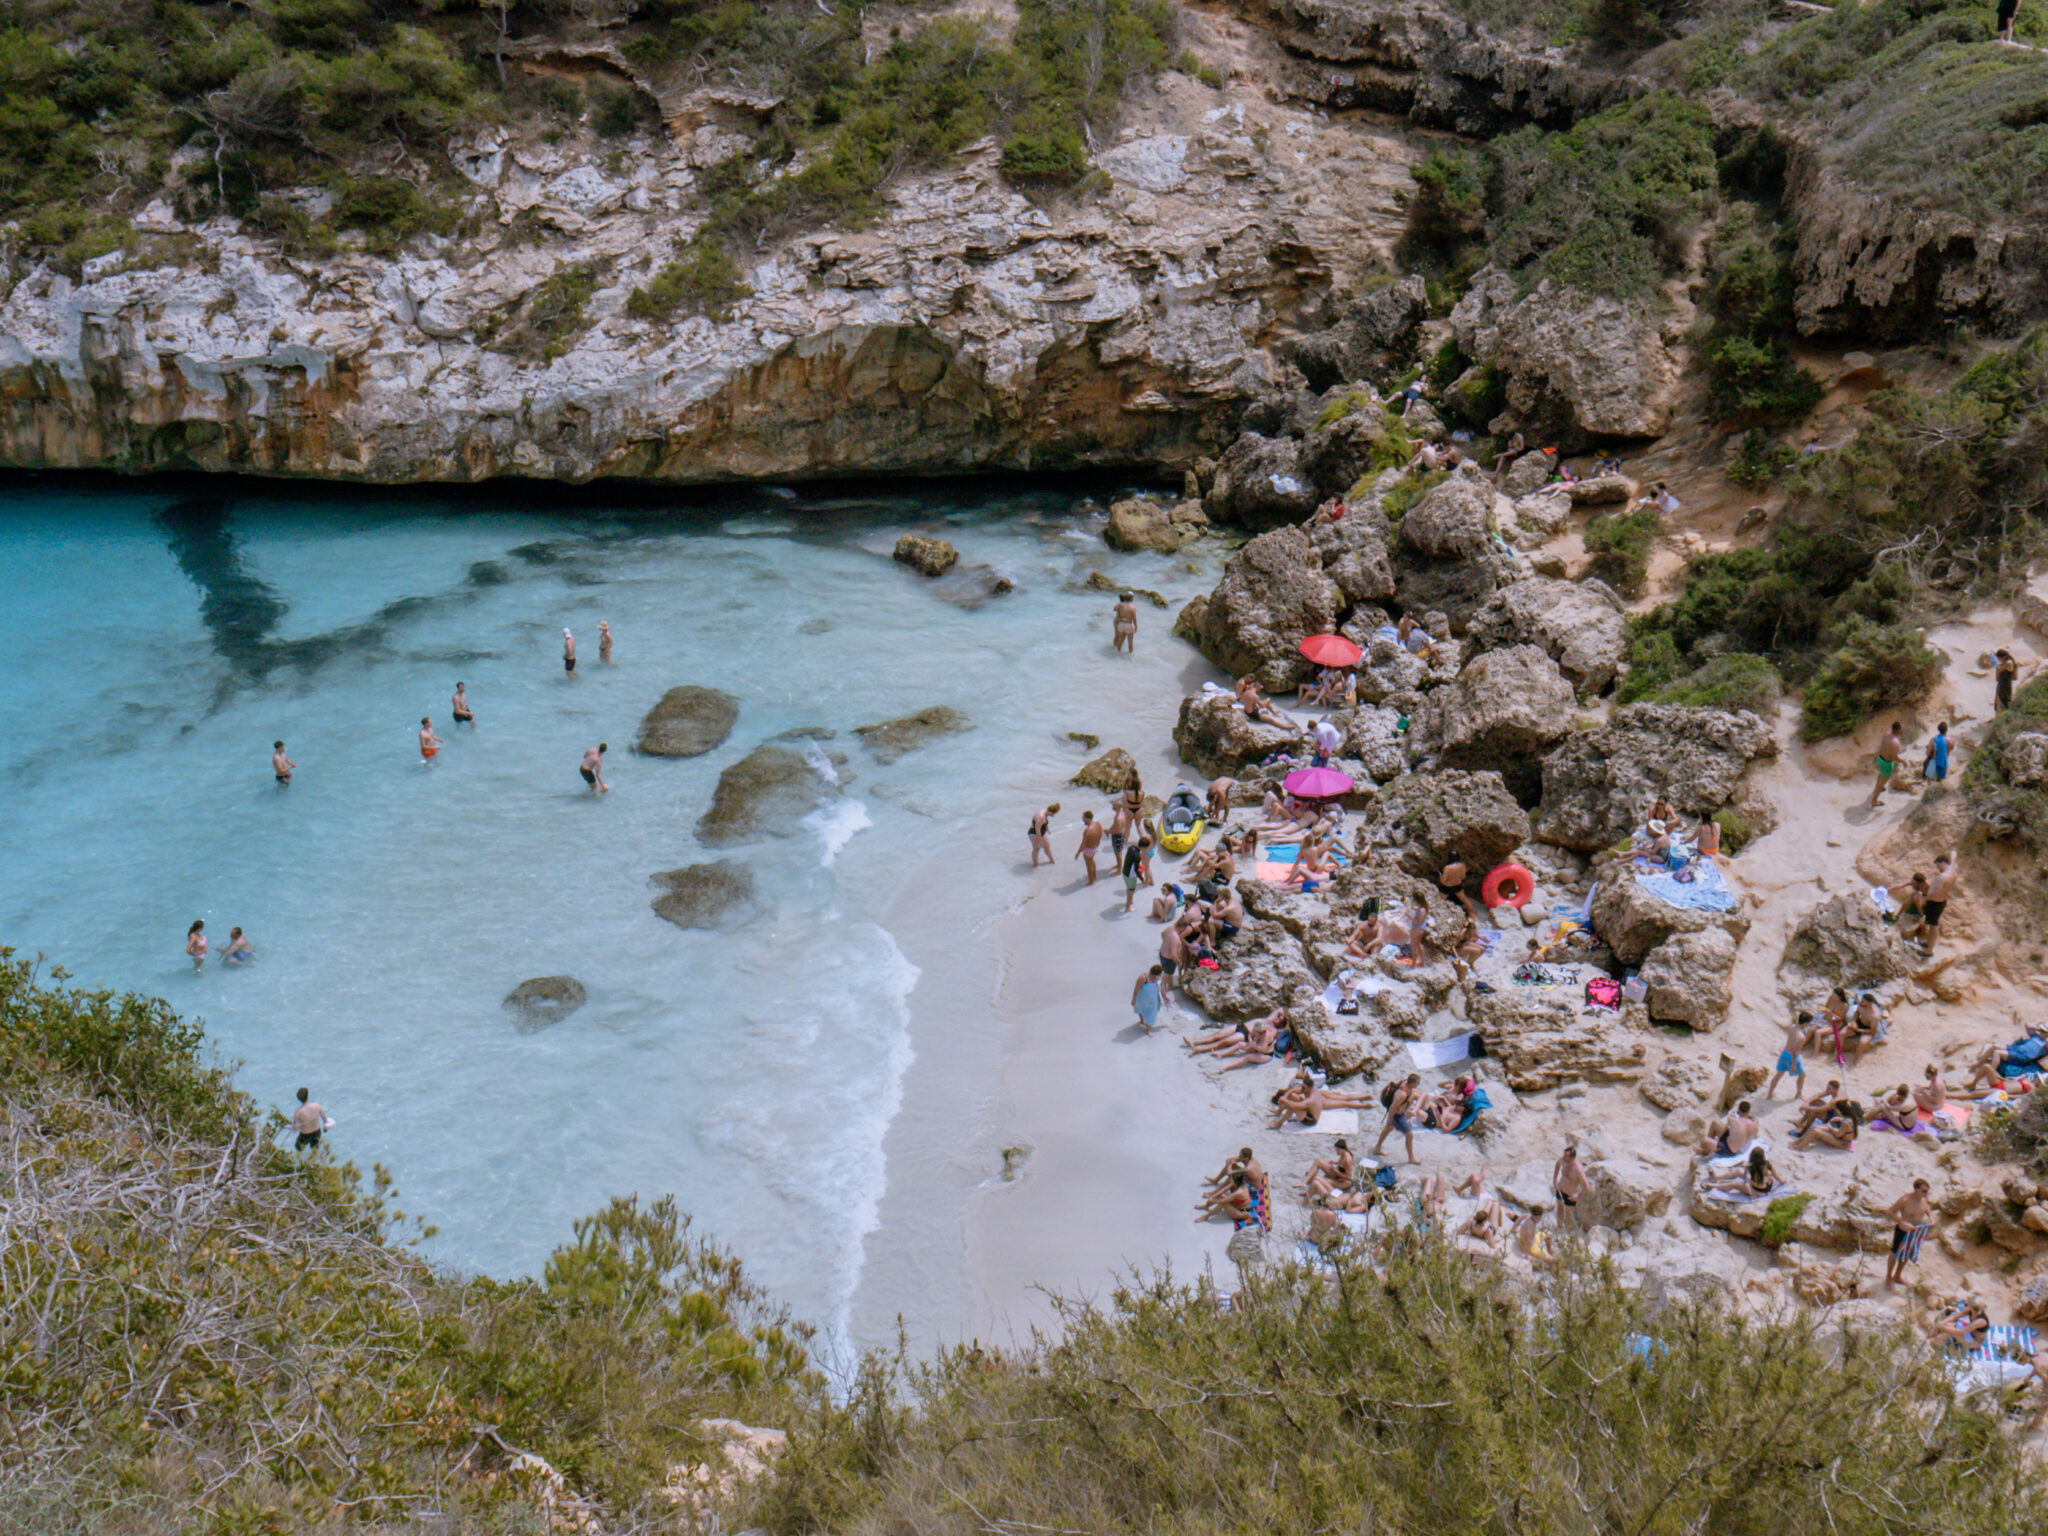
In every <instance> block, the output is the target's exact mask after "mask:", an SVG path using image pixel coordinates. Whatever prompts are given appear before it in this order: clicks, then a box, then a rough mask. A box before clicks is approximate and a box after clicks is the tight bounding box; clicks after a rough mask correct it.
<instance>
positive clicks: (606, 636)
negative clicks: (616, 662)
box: [597, 619, 612, 661]
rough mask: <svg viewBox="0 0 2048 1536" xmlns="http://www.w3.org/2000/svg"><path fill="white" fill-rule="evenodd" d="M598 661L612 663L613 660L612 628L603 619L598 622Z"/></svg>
mask: <svg viewBox="0 0 2048 1536" xmlns="http://www.w3.org/2000/svg"><path fill="white" fill-rule="evenodd" d="M597 659H598V660H599V661H610V660H611V659H612V627H611V625H610V624H608V623H606V622H605V621H604V620H603V619H599V620H598V621H597Z"/></svg>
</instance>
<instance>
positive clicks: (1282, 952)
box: [1178, 914, 1324, 1024]
mask: <svg viewBox="0 0 2048 1536" xmlns="http://www.w3.org/2000/svg"><path fill="white" fill-rule="evenodd" d="M1247 915H1249V914H1247ZM1221 958H1222V962H1223V963H1222V964H1221V965H1220V966H1219V967H1218V968H1217V969H1215V970H1213V971H1211V970H1205V969H1203V968H1202V967H1201V966H1189V967H1187V968H1186V969H1185V970H1183V971H1182V972H1180V974H1179V978H1178V979H1179V981H1180V989H1181V991H1182V992H1183V993H1185V994H1186V995H1187V997H1188V998H1189V999H1190V1000H1192V1001H1193V1002H1194V1003H1195V1004H1196V1005H1197V1006H1198V1007H1199V1008H1201V1010H1202V1011H1203V1012H1204V1013H1206V1014H1208V1016H1209V1017H1210V1018H1212V1019H1214V1020H1216V1021H1217V1022H1218V1023H1220V1024H1237V1023H1241V1022H1243V1021H1244V1020H1246V1019H1255V1018H1258V1017H1260V1016H1261V1015H1263V1014H1267V1013H1270V1012H1272V1011H1273V1010H1274V1009H1275V1008H1286V1009H1287V1010H1289V1013H1290V1015H1291V1014H1292V1013H1293V1012H1294V1010H1296V1009H1306V1008H1307V1007H1308V1006H1310V1005H1311V1004H1314V1005H1315V1006H1317V1007H1320V1006H1321V1003H1320V999H1321V997H1322V994H1323V987H1324V982H1323V978H1322V977H1320V976H1318V975H1317V974H1316V973H1315V971H1314V970H1312V969H1311V968H1310V966H1309V963H1308V957H1307V956H1306V955H1305V954H1303V953H1302V948H1301V941H1300V940H1299V939H1297V938H1296V937H1295V936H1294V935H1293V934H1292V933H1289V932H1288V931H1287V929H1286V928H1285V927H1284V926H1283V925H1282V924H1280V923H1275V922H1264V921H1261V920H1259V919H1257V918H1254V919H1252V921H1250V922H1248V923H1246V924H1245V925H1244V926H1243V927H1242V928H1240V929H1239V930H1238V931H1237V932H1236V933H1235V934H1233V935H1232V936H1231V937H1230V938H1229V939H1228V940H1226V941H1225V943H1224V945H1223V952H1222V956H1221Z"/></svg>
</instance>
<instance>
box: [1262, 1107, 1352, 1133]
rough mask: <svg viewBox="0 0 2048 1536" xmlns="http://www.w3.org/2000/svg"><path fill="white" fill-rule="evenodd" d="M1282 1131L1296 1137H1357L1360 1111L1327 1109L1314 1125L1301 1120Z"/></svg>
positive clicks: (1288, 1123)
mask: <svg viewBox="0 0 2048 1536" xmlns="http://www.w3.org/2000/svg"><path fill="white" fill-rule="evenodd" d="M1280 1129H1281V1130H1282V1131H1283V1132H1284V1133H1286V1134H1288V1135H1294V1136H1356V1135H1357V1134H1358V1111H1357V1110H1355V1109H1326V1110H1324V1111H1323V1118H1322V1119H1320V1120H1318V1121H1317V1122H1316V1123H1315V1124H1314V1125H1303V1124H1302V1123H1301V1122H1300V1121H1299V1120H1290V1121H1288V1122H1287V1123H1286V1124H1285V1125H1283V1126H1281V1127H1280Z"/></svg>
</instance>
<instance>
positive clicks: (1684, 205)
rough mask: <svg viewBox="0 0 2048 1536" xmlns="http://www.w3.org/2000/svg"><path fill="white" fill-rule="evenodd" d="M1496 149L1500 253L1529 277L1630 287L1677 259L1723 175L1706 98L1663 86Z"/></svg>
mask: <svg viewBox="0 0 2048 1536" xmlns="http://www.w3.org/2000/svg"><path fill="white" fill-rule="evenodd" d="M1493 156H1494V162H1495V167H1496V176H1495V180H1496V187H1495V192H1494V196H1493V200H1492V207H1493V215H1492V217H1491V218H1490V219H1489V221H1488V226H1487V234H1488V244H1489V246H1490V247H1491V250H1492V254H1493V259H1494V260H1495V261H1496V262H1498V263H1499V264H1500V265H1501V266H1503V267H1505V268H1507V269H1508V270H1509V271H1512V272H1515V273H1517V274H1518V275H1519V276H1520V277H1521V278H1522V279H1523V281H1524V282H1526V283H1528V284H1531V285H1533V284H1534V283H1535V282H1536V281H1537V280H1538V279H1539V278H1541V277H1545V276H1548V277H1554V278H1556V279H1557V280H1558V281H1559V282H1562V283H1564V284H1566V285H1567V286H1570V287H1574V288H1578V289H1581V290H1583V291H1585V292H1589V293H1605V294H1613V295H1615V296H1616V297H1620V298H1641V297H1643V296H1644V295H1646V294H1648V293H1649V292H1650V291H1651V290H1652V289H1653V288H1654V287H1655V285H1656V284H1657V283H1658V281H1660V280H1661V279H1662V278H1663V277H1664V276H1666V275H1668V274H1670V273H1672V272H1676V271H1677V270H1679V268H1680V267H1681V266H1682V264H1683V260H1684V255H1685V246H1686V242H1687V241H1688V240H1689V239H1690V238H1691V235H1692V232H1693V230H1694V228H1695V227H1696V226H1697V224H1698V223H1699V221H1700V220H1701V218H1703V217H1704V216H1705V214H1706V213H1707V211H1708V210H1709V208H1710V207H1711V206H1712V204H1713V200H1714V196H1715V192H1716V187H1717V181H1718V177H1717V171H1716V167H1715V161H1714V150H1713V124H1712V121H1711V120H1710V119H1709V118H1708V116H1707V113H1706V110H1705V109H1704V108H1703V107H1701V106H1699V105H1698V104H1697V103H1694V102H1689V101H1684V100H1682V99H1680V98H1678V97H1676V96H1670V95H1664V94H1651V95H1647V96H1643V97H1641V98H1639V99H1637V100H1634V101H1630V102H1625V103H1623V104H1621V105H1618V106H1613V107H1609V108H1607V109H1606V110H1605V111H1603V112H1598V113H1595V114H1593V115H1592V116H1590V117H1585V118H1582V119H1580V121H1579V122H1578V123H1576V124H1575V125H1574V126H1573V127H1571V128H1570V129H1568V130H1566V131H1564V132H1562V133H1545V132H1543V131H1542V130H1540V129H1536V128H1524V129H1521V130H1519V131H1517V132H1515V133H1512V134H1509V135H1508V136H1507V137H1505V138H1503V139H1499V140H1496V141H1495V143H1494V146H1493Z"/></svg>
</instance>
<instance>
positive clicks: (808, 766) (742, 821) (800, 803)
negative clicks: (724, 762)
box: [697, 743, 839, 848]
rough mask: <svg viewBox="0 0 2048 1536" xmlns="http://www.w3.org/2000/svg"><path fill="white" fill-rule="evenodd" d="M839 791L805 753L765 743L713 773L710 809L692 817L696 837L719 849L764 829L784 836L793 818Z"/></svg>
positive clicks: (791, 827) (798, 818) (794, 821)
mask: <svg viewBox="0 0 2048 1536" xmlns="http://www.w3.org/2000/svg"><path fill="white" fill-rule="evenodd" d="M812 750H813V751H814V752H815V751H816V750H817V749H816V748H813V749H812ZM820 762H822V759H820ZM838 792H839V791H838V787H837V785H836V784H834V783H833V782H832V781H831V780H830V779H829V778H828V777H827V776H826V774H824V773H822V772H820V770H819V766H818V764H816V763H813V761H812V760H811V759H810V758H809V757H808V756H806V755H805V754H803V753H801V752H793V751H791V750H790V749H789V748H788V747H778V746H775V745H774V744H772V743H769V744H764V745H762V746H758V747H756V748H754V750H753V751H751V752H749V753H748V754H747V755H746V756H745V757H743V758H741V759H740V760H739V761H738V762H736V763H734V764H733V765H732V766H731V767H730V768H728V769H726V770H725V772H723V773H721V774H720V775H719V776H718V787H717V788H716V789H715V790H713V791H712V795H711V808H710V809H709V810H708V811H706V812H705V813H704V815H703V816H702V817H701V818H699V820H698V822H697V839H698V841H699V842H702V843H704V844H705V845H706V846H707V847H712V848H722V847H725V846H727V845H729V844H732V843H743V842H746V841H748V840H749V839H751V838H754V837H758V836H760V835H761V834H762V833H764V832H765V833H772V834H773V835H775V836H778V837H787V836H788V835H789V834H790V833H792V832H794V831H795V830H796V824H797V822H799V821H801V820H802V819H803V818H804V817H805V816H808V815H809V814H810V813H811V812H812V811H814V810H816V809H817V808H818V807H819V806H820V805H823V804H824V803H825V802H826V801H827V800H828V799H830V798H831V797H833V796H834V795H836V794H838Z"/></svg>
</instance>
